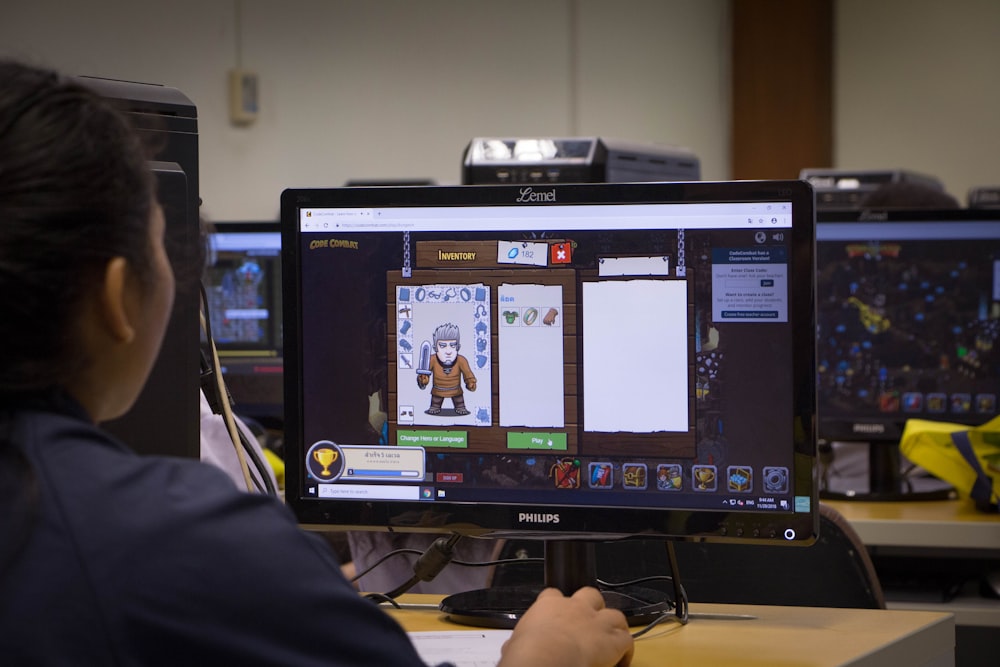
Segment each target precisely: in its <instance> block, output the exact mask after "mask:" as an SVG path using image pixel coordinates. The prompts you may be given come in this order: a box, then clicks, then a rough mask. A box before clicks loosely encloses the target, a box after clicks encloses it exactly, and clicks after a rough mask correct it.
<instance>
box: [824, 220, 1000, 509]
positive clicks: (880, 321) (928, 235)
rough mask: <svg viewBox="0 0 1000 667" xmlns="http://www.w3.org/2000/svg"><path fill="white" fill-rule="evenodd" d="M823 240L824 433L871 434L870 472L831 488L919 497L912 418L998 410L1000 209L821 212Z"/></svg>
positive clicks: (974, 418)
mask: <svg viewBox="0 0 1000 667" xmlns="http://www.w3.org/2000/svg"><path fill="white" fill-rule="evenodd" d="M816 244H817V250H816V262H817V309H818V352H817V361H818V415H819V436H820V438H821V439H822V440H824V441H847V442H851V441H862V442H870V443H872V445H871V449H870V457H869V458H870V462H869V475H868V479H867V480H863V482H867V483H861V484H859V485H858V486H857V487H852V486H850V485H845V484H843V483H841V482H840V481H839V480H837V479H832V480H831V484H830V491H831V496H832V497H836V496H837V495H843V496H852V497H864V498H868V499H891V500H899V499H905V498H907V497H918V496H917V495H915V494H911V493H910V491H912V489H911V488H910V486H909V485H908V480H907V479H906V477H905V476H904V475H903V474H902V470H901V465H904V464H902V463H901V461H900V458H899V448H898V443H899V439H900V437H901V435H902V432H903V428H904V427H905V425H906V421H907V420H908V419H926V420H936V421H944V422H953V423H959V424H969V425H977V424H982V423H984V422H986V421H988V420H989V419H991V418H993V417H995V416H997V414H998V405H997V395H998V392H1000V346H998V342H1000V340H998V339H1000V212H997V211H969V210H944V211H927V210H902V209H900V210H892V211H853V212H821V213H820V214H819V215H818V222H817V228H816ZM942 491H943V492H944V493H943V494H929V495H927V496H926V497H945V496H947V494H948V491H947V489H942Z"/></svg>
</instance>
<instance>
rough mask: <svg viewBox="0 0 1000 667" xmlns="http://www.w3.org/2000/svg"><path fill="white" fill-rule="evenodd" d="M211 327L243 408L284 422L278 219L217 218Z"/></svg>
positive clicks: (212, 238) (208, 276)
mask: <svg viewBox="0 0 1000 667" xmlns="http://www.w3.org/2000/svg"><path fill="white" fill-rule="evenodd" d="M204 286H205V292H206V295H207V297H208V313H209V317H210V320H211V331H212V336H213V338H214V341H215V345H216V348H217V349H218V353H219V362H220V364H221V367H222V373H223V377H224V379H225V381H226V385H227V386H228V388H229V392H230V394H232V397H233V400H234V402H235V408H236V410H237V412H238V413H240V414H242V415H243V416H246V417H252V418H254V419H257V420H260V421H262V422H265V423H267V425H268V426H271V425H273V426H276V427H280V426H281V423H282V421H283V418H284V407H283V401H284V396H283V392H284V385H283V379H282V371H283V367H284V363H283V356H282V355H283V347H284V344H283V332H282V322H281V319H282V307H281V232H280V226H279V224H278V223H277V222H274V221H272V222H217V223H214V224H213V225H211V228H210V231H209V234H208V261H207V266H206V270H205V280H204Z"/></svg>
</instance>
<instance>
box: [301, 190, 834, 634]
mask: <svg viewBox="0 0 1000 667" xmlns="http://www.w3.org/2000/svg"><path fill="white" fill-rule="evenodd" d="M812 203H813V196H812V191H811V190H810V188H809V187H808V185H806V184H804V183H802V182H798V181H767V182H726V183H707V182H706V183H702V182H694V183H632V184H587V185H556V186H531V187H525V186H465V187H427V188H420V187H417V188H414V187H407V188H335V189H316V190H313V189H303V190H287V191H285V192H284V193H283V196H282V264H283V289H284V297H285V298H284V307H285V318H284V338H285V356H284V359H285V388H286V392H285V414H286V424H285V436H286V449H285V453H286V482H287V483H286V499H287V501H288V504H289V506H290V507H291V508H292V509H293V510H294V511H295V513H296V515H297V516H298V518H299V520H300V522H301V523H303V524H305V525H308V526H316V527H326V528H337V529H359V528H367V529H381V530H393V531H425V532H435V533H441V532H445V533H447V532H452V531H454V532H458V533H466V534H485V535H489V536H493V537H524V538H529V539H538V540H544V541H545V551H546V560H547V562H548V564H549V567H548V570H547V572H548V575H549V576H548V579H547V581H548V582H549V583H550V584H551V585H557V586H559V587H560V588H562V589H563V590H574V589H575V588H578V587H579V586H581V585H584V584H585V583H593V567H592V566H593V553H592V549H591V547H592V545H593V541H594V540H602V539H610V538H625V537H635V536H647V537H657V536H661V537H669V538H678V539H686V538H696V539H710V540H735V541H747V542H760V543H767V544H787V545H803V544H808V543H810V542H811V541H812V540H813V539H815V537H816V530H817V524H818V514H817V510H816V491H817V489H816V486H815V478H814V474H813V473H814V464H815V440H814V433H813V428H814V423H815V422H814V415H813V406H814V398H815V394H814V392H815V386H816V384H815V358H814V350H815V348H814V343H815V338H814V335H813V332H814V331H815V322H814V319H813V315H814V303H813V299H812V295H813V289H812V288H813V283H812V281H811V280H810V279H809V278H808V277H809V276H812V275H813V274H814V270H815V268H814V263H813V246H814V243H813V230H814V212H813V208H812ZM793 276H794V278H793ZM802 276H807V278H805V279H803V278H802ZM456 352H457V354H459V355H461V356H462V357H463V358H464V361H459V360H458V359H456V357H455V356H453V355H454V353H456ZM449 357H450V361H449ZM447 368H451V370H450V371H448V370H446V369H447ZM424 375H426V376H428V377H429V378H430V379H432V380H433V382H428V381H425V382H422V381H421V379H420V378H421V376H424ZM470 375H474V376H475V380H474V381H472V380H471V378H470V377H469V376H470ZM457 380H462V384H461V385H459V384H458V382H457ZM459 387H460V388H459ZM456 398H460V399H461V400H460V401H459V400H455V399H456ZM438 399H440V400H438ZM606 595H607V597H608V598H609V602H610V603H611V604H614V605H615V606H623V607H628V604H627V603H626V601H625V598H626V597H627V596H625V595H617V594H616V593H615V592H612V591H606ZM484 599H485V600H486V601H487V602H488V603H492V602H497V600H496V599H495V596H494V595H492V594H487V595H486V596H485V598H484ZM519 600H520V601H515V602H514V603H512V605H511V603H507V602H502V601H501V602H500V605H501V608H502V611H501V616H505V617H507V618H509V617H511V616H514V617H516V615H517V614H518V613H519V612H518V611H517V608H518V606H519V605H520V604H521V603H522V602H523V598H520V599H519ZM452 602H455V603H456V604H455V607H454V608H452V609H453V613H455V615H457V616H459V617H461V618H464V619H465V620H468V619H469V618H470V617H475V616H477V614H478V612H482V615H484V616H487V617H488V618H489V619H491V620H496V610H495V609H493V610H478V612H477V611H476V610H472V611H469V610H466V611H469V613H468V614H464V615H463V613H461V612H457V611H454V609H456V608H458V609H461V608H462V606H463V603H462V602H461V600H458V601H455V600H452ZM511 606H512V607H513V608H511ZM650 606H655V605H650ZM490 614H493V615H492V616H490ZM640 617H641V613H640ZM480 620H482V619H480Z"/></svg>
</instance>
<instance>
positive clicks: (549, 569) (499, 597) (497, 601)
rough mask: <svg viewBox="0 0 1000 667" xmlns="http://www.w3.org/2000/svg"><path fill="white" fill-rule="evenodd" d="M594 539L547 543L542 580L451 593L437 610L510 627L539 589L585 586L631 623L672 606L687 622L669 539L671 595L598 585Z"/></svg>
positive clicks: (465, 622)
mask: <svg viewBox="0 0 1000 667" xmlns="http://www.w3.org/2000/svg"><path fill="white" fill-rule="evenodd" d="M595 545H596V543H595V542H591V541H586V540H546V541H545V558H544V561H545V563H544V567H545V583H544V584H543V585H534V584H525V585H518V586H498V587H495V588H484V589H480V590H474V591H466V592H464V593H456V594H454V595H449V596H447V597H446V598H444V599H443V600H442V601H441V605H440V609H441V611H443V612H444V613H445V614H447V615H448V617H449V618H450V619H451V620H452V621H454V622H456V623H461V624H463V625H474V626H479V627H488V628H513V627H514V625H515V624H516V623H517V621H518V619H520V618H521V616H522V615H523V614H524V612H525V611H527V609H528V607H529V606H531V603H532V602H534V601H535V598H536V597H538V594H539V593H540V592H541V591H542V589H543V588H550V587H551V588H558V589H559V590H561V591H562V592H563V593H564V594H566V595H571V594H572V593H573V592H574V591H576V590H578V589H580V588H583V587H584V586H593V587H594V588H598V589H599V590H600V591H601V595H603V596H604V603H605V605H606V606H607V607H610V608H613V609H619V610H621V611H622V613H624V614H625V618H626V619H627V620H628V624H629V625H631V626H637V625H648V624H649V623H652V622H653V621H655V620H658V619H659V618H661V617H662V616H663V615H664V614H668V613H670V611H671V609H673V610H674V612H675V613H676V615H677V617H678V618H679V619H681V621H682V622H686V620H687V599H686V597H685V596H684V593H683V588H682V587H681V585H680V580H679V577H678V574H677V559H676V557H675V555H674V547H673V543H671V542H669V541H667V553H668V557H669V560H670V569H671V576H672V579H673V588H674V599H676V600H679V603H678V604H676V605H675V604H674V601H673V600H671V599H670V597H669V596H668V595H667V594H665V593H664V592H663V591H659V590H656V589H653V588H645V587H642V586H636V585H627V586H620V587H618V586H616V587H614V588H609V587H603V588H602V587H601V586H599V585H598V583H597V569H596V556H595Z"/></svg>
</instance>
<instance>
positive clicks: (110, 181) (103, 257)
mask: <svg viewBox="0 0 1000 667" xmlns="http://www.w3.org/2000/svg"><path fill="white" fill-rule="evenodd" d="M154 187H155V186H154V181H153V177H152V174H151V172H150V169H149V167H148V165H147V162H146V153H145V150H144V148H143V146H142V143H141V142H140V140H139V138H138V136H137V134H136V133H135V132H133V131H132V129H131V127H130V126H129V124H128V123H127V121H126V120H125V119H124V117H123V116H122V115H121V114H119V113H118V112H117V111H116V110H115V109H114V108H113V107H112V106H111V104H110V102H108V101H106V100H105V99H104V98H101V97H100V96H98V95H97V94H96V93H93V92H91V91H89V90H87V89H85V88H83V87H82V86H80V85H78V84H76V83H74V82H72V81H70V80H68V79H65V78H62V77H60V76H59V75H57V74H56V73H54V72H50V71H46V70H40V69H36V68H32V67H28V66H25V65H21V64H18V63H15V62H9V61H6V62H5V61H0V313H3V317H2V318H0V349H3V350H4V354H3V355H2V357H0V396H2V395H3V394H8V395H9V394H12V393H22V392H25V391H36V390H41V389H45V388H47V387H52V386H58V385H60V384H62V383H63V381H64V380H65V378H67V377H70V376H71V374H73V373H75V372H77V371H78V370H79V369H80V368H81V367H82V366H83V365H84V364H86V363H87V360H86V359H85V358H83V355H82V354H81V351H80V350H79V349H78V347H77V345H76V342H75V339H74V336H73V335H72V334H73V332H74V328H73V327H72V326H71V322H73V321H74V319H75V317H76V316H77V315H78V313H79V307H80V306H81V304H82V297H83V296H84V294H85V293H86V292H87V291H88V290H90V289H93V288H94V286H95V284H96V278H97V276H98V275H99V274H100V273H101V272H103V270H104V267H105V265H106V264H107V261H108V260H109V259H111V258H112V257H116V256H122V257H125V258H126V259H127V260H128V261H129V264H130V266H131V267H132V268H133V269H134V270H135V271H137V272H138V273H139V275H140V277H143V276H144V274H145V276H144V277H145V278H146V279H149V268H148V267H149V261H148V257H149V251H150V247H149V241H148V239H149V236H148V230H149V217H150V212H151V206H152V201H153V197H154Z"/></svg>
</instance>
